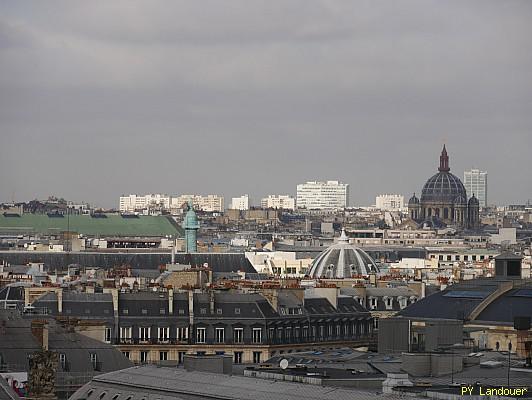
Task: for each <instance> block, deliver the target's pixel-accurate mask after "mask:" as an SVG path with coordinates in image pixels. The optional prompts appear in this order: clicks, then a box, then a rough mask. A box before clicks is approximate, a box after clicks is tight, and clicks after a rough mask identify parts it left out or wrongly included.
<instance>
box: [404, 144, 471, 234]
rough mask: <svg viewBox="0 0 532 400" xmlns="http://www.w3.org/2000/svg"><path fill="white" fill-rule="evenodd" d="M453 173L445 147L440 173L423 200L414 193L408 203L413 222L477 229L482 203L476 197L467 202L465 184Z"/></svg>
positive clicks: (424, 188)
mask: <svg viewBox="0 0 532 400" xmlns="http://www.w3.org/2000/svg"><path fill="white" fill-rule="evenodd" d="M450 170H451V169H450V168H449V156H448V155H447V149H446V148H445V145H444V146H443V150H442V152H441V155H440V167H439V168H438V173H437V174H436V175H433V176H431V177H430V178H429V180H428V181H427V183H425V186H423V190H422V191H421V198H420V199H418V198H417V197H416V194H415V193H414V195H413V196H412V197H411V198H410V200H409V201H408V212H409V214H410V218H412V219H413V220H414V221H416V222H418V223H421V224H427V223H428V224H429V225H431V226H437V225H440V226H441V225H452V226H455V227H457V228H460V229H477V228H478V227H479V202H478V199H477V198H476V197H475V195H474V194H473V196H472V197H471V198H470V199H468V198H467V194H466V189H465V187H464V185H463V183H462V181H461V180H460V178H458V177H457V176H456V175H453V174H451V172H450Z"/></svg>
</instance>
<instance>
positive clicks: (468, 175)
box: [464, 169, 488, 207]
mask: <svg viewBox="0 0 532 400" xmlns="http://www.w3.org/2000/svg"><path fill="white" fill-rule="evenodd" d="M464 186H465V189H466V192H467V198H470V197H471V196H473V194H474V195H475V197H476V198H477V199H478V203H479V205H480V207H486V206H487V205H488V173H487V172H486V171H481V170H479V169H471V170H469V171H464Z"/></svg>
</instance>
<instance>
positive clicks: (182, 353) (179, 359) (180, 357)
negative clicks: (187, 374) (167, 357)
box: [177, 351, 187, 364]
mask: <svg viewBox="0 0 532 400" xmlns="http://www.w3.org/2000/svg"><path fill="white" fill-rule="evenodd" d="M185 354H187V353H186V351H178V352H177V363H178V364H183V359H184V358H185Z"/></svg>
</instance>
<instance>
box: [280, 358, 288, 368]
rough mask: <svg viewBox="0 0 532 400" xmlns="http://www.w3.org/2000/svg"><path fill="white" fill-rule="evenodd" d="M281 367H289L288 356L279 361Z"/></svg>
mask: <svg viewBox="0 0 532 400" xmlns="http://www.w3.org/2000/svg"><path fill="white" fill-rule="evenodd" d="M279 367H281V369H287V368H288V360H287V359H286V358H283V359H282V360H281V362H280V363H279Z"/></svg>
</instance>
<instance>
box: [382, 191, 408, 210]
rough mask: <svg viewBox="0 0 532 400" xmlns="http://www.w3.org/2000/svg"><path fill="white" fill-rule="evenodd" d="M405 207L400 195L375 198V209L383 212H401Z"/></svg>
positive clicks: (403, 198)
mask: <svg viewBox="0 0 532 400" xmlns="http://www.w3.org/2000/svg"><path fill="white" fill-rule="evenodd" d="M404 205H405V197H404V196H403V195H402V194H380V195H378V196H377V197H375V207H376V208H378V209H380V210H384V211H401V210H402V209H403V208H404Z"/></svg>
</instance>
